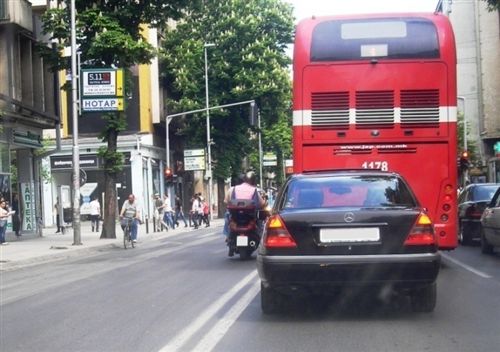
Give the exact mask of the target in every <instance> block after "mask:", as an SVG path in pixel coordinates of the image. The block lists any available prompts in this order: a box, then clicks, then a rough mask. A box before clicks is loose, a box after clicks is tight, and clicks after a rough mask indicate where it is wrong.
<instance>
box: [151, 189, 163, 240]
mask: <svg viewBox="0 0 500 352" xmlns="http://www.w3.org/2000/svg"><path fill="white" fill-rule="evenodd" d="M153 204H154V207H155V214H154V223H155V231H157V232H159V231H161V226H162V222H163V201H162V200H161V198H160V194H159V193H155V195H154V201H153Z"/></svg>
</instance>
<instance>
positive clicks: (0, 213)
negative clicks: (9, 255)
mask: <svg viewBox="0 0 500 352" xmlns="http://www.w3.org/2000/svg"><path fill="white" fill-rule="evenodd" d="M10 215H11V213H10V212H9V211H8V210H7V202H6V201H5V199H3V198H2V199H0V245H5V244H8V242H6V241H5V232H6V231H7V219H8V217H9V216H10Z"/></svg>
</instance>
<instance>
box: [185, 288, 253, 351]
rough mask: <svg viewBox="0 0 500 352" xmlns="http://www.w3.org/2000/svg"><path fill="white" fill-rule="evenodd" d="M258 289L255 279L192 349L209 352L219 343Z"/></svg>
mask: <svg viewBox="0 0 500 352" xmlns="http://www.w3.org/2000/svg"><path fill="white" fill-rule="evenodd" d="M259 291H260V282H259V281H258V280H257V281H256V282H254V284H253V285H252V287H251V288H250V289H249V290H248V291H247V292H246V293H245V294H244V295H243V296H242V297H241V298H240V299H239V300H238V302H236V303H235V304H234V305H233V307H232V308H231V309H230V310H229V311H228V312H227V313H226V314H225V315H224V317H223V318H222V319H220V320H219V321H218V322H217V324H215V326H214V327H213V328H212V329H210V331H209V332H208V333H207V334H206V335H205V336H204V337H203V339H202V340H201V341H200V342H199V343H198V344H197V345H196V347H195V348H194V349H193V351H200V352H209V351H212V350H213V349H214V347H215V346H216V345H217V344H218V343H219V341H220V340H222V338H223V337H224V335H225V334H226V333H227V332H228V330H229V328H231V326H232V325H233V324H234V323H235V322H236V319H238V317H239V316H240V315H241V313H243V311H244V310H245V308H246V307H248V305H249V304H250V302H252V300H253V299H254V298H255V296H256V295H257V293H259Z"/></svg>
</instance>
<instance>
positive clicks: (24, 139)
mask: <svg viewBox="0 0 500 352" xmlns="http://www.w3.org/2000/svg"><path fill="white" fill-rule="evenodd" d="M12 143H13V144H17V145H22V146H25V147H30V148H41V147H43V145H42V136H41V135H40V134H36V133H33V132H30V131H18V130H12Z"/></svg>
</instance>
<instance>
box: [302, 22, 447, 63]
mask: <svg viewBox="0 0 500 352" xmlns="http://www.w3.org/2000/svg"><path fill="white" fill-rule="evenodd" d="M438 57H439V43H438V36H437V30H436V27H435V26H434V24H433V23H432V22H431V21H429V20H427V19H422V18H410V19H399V18H385V19H370V20H344V21H328V22H322V23H320V24H318V25H317V26H316V27H315V28H314V31H313V35H312V43H311V61H345V60H347V61H349V60H366V59H373V58H381V59H408V58H412V59H424V58H438Z"/></svg>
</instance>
